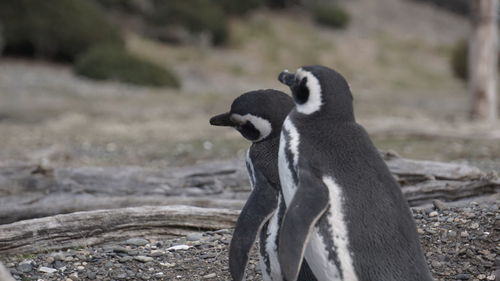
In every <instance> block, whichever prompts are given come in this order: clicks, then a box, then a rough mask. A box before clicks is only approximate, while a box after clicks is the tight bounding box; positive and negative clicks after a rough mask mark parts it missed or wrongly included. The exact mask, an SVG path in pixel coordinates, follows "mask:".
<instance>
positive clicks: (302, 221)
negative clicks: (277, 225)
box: [278, 170, 329, 281]
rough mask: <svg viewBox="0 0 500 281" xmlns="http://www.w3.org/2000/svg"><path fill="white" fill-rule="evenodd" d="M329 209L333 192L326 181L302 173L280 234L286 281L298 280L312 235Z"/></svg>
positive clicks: (280, 248)
mask: <svg viewBox="0 0 500 281" xmlns="http://www.w3.org/2000/svg"><path fill="white" fill-rule="evenodd" d="M328 207H329V192H328V188H327V187H326V186H325V184H324V183H323V181H322V180H320V179H319V178H317V177H316V176H314V175H313V174H311V173H310V172H308V171H305V170H301V171H300V172H299V184H298V187H297V191H296V193H295V195H294V197H293V199H292V201H291V202H290V204H289V206H288V207H287V210H286V213H285V217H284V219H283V223H282V225H281V230H280V239H279V241H280V244H279V250H278V257H279V261H280V264H281V272H282V273H283V276H284V277H285V280H288V281H295V280H297V276H298V274H299V270H300V267H301V264H302V261H303V258H304V251H305V248H306V246H307V240H308V238H309V234H310V233H311V231H312V228H313V227H314V225H315V224H316V222H317V221H318V220H319V218H320V217H321V216H322V215H323V213H324V212H325V211H326V210H327V209H328Z"/></svg>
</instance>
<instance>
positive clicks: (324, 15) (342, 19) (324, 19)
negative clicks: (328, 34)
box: [311, 2, 351, 29]
mask: <svg viewBox="0 0 500 281" xmlns="http://www.w3.org/2000/svg"><path fill="white" fill-rule="evenodd" d="M311 12H312V14H313V17H314V20H315V21H316V22H317V23H319V24H322V25H326V26H330V27H333V28H338V29H343V28H346V27H347V25H348V24H349V21H350V20H351V17H350V15H349V13H348V12H347V10H346V9H344V7H342V6H340V5H339V4H335V3H328V2H320V3H317V4H314V5H313V6H312V8H311Z"/></svg>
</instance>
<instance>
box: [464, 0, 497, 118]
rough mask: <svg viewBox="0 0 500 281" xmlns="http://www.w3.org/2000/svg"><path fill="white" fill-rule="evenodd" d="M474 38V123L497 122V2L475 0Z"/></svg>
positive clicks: (471, 82)
mask: <svg viewBox="0 0 500 281" xmlns="http://www.w3.org/2000/svg"><path fill="white" fill-rule="evenodd" d="M471 3H472V34H471V38H470V42H469V56H468V57H469V79H468V80H469V95H470V100H471V102H470V114H471V118H472V119H477V120H485V121H490V122H494V121H495V120H496V119H497V118H498V104H497V93H496V90H497V85H496V79H497V62H498V46H497V44H498V28H497V11H498V0H472V1H471Z"/></svg>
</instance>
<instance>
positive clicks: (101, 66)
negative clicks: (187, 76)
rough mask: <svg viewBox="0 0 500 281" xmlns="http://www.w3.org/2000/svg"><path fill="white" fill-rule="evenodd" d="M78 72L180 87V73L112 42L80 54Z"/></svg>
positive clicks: (99, 77)
mask: <svg viewBox="0 0 500 281" xmlns="http://www.w3.org/2000/svg"><path fill="white" fill-rule="evenodd" d="M74 70H75V73H77V74H79V75H82V76H86V77H89V78H93V79H97V80H117V81H122V82H126V83H131V84H137V85H148V86H167V87H174V88H178V87H179V86H180V83H179V80H178V79H177V77H176V76H175V75H174V74H173V73H172V72H170V71H168V70H167V69H165V68H162V67H160V66H158V65H156V64H153V63H151V62H148V61H145V60H143V59H141V58H138V57H135V56H133V55H131V54H129V53H127V52H126V51H125V50H124V49H123V48H120V47H116V46H112V45H100V46H95V47H93V48H91V49H90V50H88V51H87V52H85V53H84V54H82V55H81V56H80V57H78V60H77V61H76V64H75V69H74Z"/></svg>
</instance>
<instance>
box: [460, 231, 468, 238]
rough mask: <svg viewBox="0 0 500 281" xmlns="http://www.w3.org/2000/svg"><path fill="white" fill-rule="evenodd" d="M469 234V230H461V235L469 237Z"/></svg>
mask: <svg viewBox="0 0 500 281" xmlns="http://www.w3.org/2000/svg"><path fill="white" fill-rule="evenodd" d="M468 236H469V232H467V231H462V232H460V237H468Z"/></svg>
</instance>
